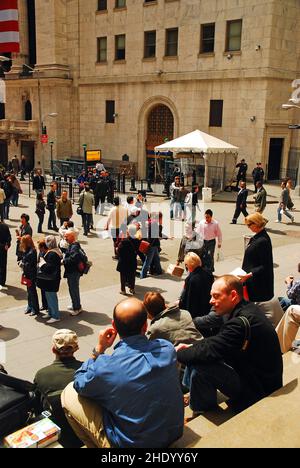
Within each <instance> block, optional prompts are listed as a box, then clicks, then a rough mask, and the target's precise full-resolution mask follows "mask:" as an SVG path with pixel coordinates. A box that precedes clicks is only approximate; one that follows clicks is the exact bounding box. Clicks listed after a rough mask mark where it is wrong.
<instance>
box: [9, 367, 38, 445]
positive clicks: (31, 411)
mask: <svg viewBox="0 0 300 468" xmlns="http://www.w3.org/2000/svg"><path fill="white" fill-rule="evenodd" d="M39 409H40V408H39V402H38V398H37V396H36V394H35V392H34V385H33V384H32V383H30V382H27V381H25V380H21V379H17V378H15V377H12V376H10V375H6V374H4V373H3V372H1V371H0V436H1V437H4V436H6V435H8V434H10V433H12V432H14V431H16V430H18V429H21V428H22V427H24V426H26V424H27V423H28V422H29V420H30V418H31V417H32V416H33V415H36V414H38V412H39Z"/></svg>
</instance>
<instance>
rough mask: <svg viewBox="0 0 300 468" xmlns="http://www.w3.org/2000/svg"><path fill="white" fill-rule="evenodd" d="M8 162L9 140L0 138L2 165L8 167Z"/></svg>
mask: <svg viewBox="0 0 300 468" xmlns="http://www.w3.org/2000/svg"><path fill="white" fill-rule="evenodd" d="M7 163H8V149H7V141H6V140H0V165H1V166H4V167H5V169H6V168H7Z"/></svg>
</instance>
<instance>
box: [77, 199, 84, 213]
mask: <svg viewBox="0 0 300 468" xmlns="http://www.w3.org/2000/svg"><path fill="white" fill-rule="evenodd" d="M83 202H84V194H83V196H82V202H81V203H80V205H79V206H78V207H77V210H76V212H77V214H78V215H80V216H82V215H83V209H82V206H83Z"/></svg>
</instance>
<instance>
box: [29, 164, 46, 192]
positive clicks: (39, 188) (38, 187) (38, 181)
mask: <svg viewBox="0 0 300 468" xmlns="http://www.w3.org/2000/svg"><path fill="white" fill-rule="evenodd" d="M32 189H33V190H35V192H36V194H38V193H41V192H43V191H44V190H45V189H46V184H45V178H44V177H43V176H42V172H41V170H40V169H38V170H37V171H36V175H35V176H34V178H33V182H32Z"/></svg>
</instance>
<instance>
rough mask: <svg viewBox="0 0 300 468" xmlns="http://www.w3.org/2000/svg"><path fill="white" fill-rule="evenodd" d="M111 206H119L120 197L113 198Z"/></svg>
mask: <svg viewBox="0 0 300 468" xmlns="http://www.w3.org/2000/svg"><path fill="white" fill-rule="evenodd" d="M113 204H114V205H115V206H119V205H120V197H115V198H114V201H113Z"/></svg>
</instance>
